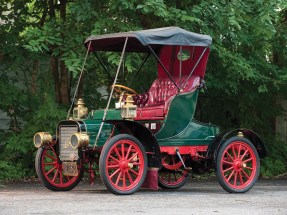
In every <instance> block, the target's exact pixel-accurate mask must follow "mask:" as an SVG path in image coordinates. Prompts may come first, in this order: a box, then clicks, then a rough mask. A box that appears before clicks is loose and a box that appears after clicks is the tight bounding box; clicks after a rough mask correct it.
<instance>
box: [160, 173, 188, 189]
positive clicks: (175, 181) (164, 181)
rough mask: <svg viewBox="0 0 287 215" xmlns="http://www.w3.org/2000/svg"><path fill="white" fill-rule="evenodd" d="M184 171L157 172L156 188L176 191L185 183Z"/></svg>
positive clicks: (185, 175)
mask: <svg viewBox="0 0 287 215" xmlns="http://www.w3.org/2000/svg"><path fill="white" fill-rule="evenodd" d="M187 176H188V172H187V171H186V170H173V171H172V170H167V169H164V168H163V169H161V170H160V171H159V172H158V186H159V187H161V188H163V189H178V188H180V187H182V186H183V185H184V184H185V183H186V182H187V179H188V178H187Z"/></svg>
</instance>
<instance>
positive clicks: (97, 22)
mask: <svg viewBox="0 0 287 215" xmlns="http://www.w3.org/2000/svg"><path fill="white" fill-rule="evenodd" d="M286 11H287V4H286V2H285V1H283V0H279V1H277V0H276V1H275V0H271V1H259V0H258V1H227V0H221V1H212V0H205V1H201V0H196V1H188V0H176V1H173V0H166V1H164V0H146V1H139V0H122V1H116V0H105V1H104V0H98V1H93V0H73V1H67V0H60V1H56V0H43V1H37V0H28V1H18V0H17V1H16V0H2V2H1V4H0V19H1V28H0V40H1V43H0V52H1V53H0V60H1V66H0V76H1V79H0V82H1V84H0V90H1V91H0V92H1V101H0V109H1V110H2V111H4V112H6V113H7V114H8V115H9V117H10V119H11V123H10V124H11V126H10V129H9V130H7V131H5V132H4V133H3V131H2V137H3V138H2V141H3V145H4V147H2V148H0V150H2V152H1V151H0V157H1V156H2V157H3V160H4V162H6V161H7V160H9V159H10V160H9V162H7V163H13V162H14V163H16V162H18V163H23V162H22V161H23V160H25V161H26V163H25V162H24V163H25V165H26V167H31V166H32V157H33V156H32V153H31V151H32V150H33V147H32V143H31V137H32V136H33V133H35V132H36V131H37V129H40V128H41V129H43V130H49V129H54V128H55V124H56V122H57V120H58V119H60V118H63V117H65V111H66V110H67V108H68V105H69V104H70V102H71V101H70V100H71V95H72V94H73V91H74V86H75V82H76V78H77V76H78V75H79V73H80V71H81V69H82V64H83V61H84V58H85V53H86V50H85V47H84V46H83V42H84V41H85V39H86V37H87V36H89V35H90V34H104V33H110V32H119V31H129V30H138V29H147V28H156V27H163V26H179V27H182V28H185V29H187V30H190V31H194V32H198V33H203V34H209V35H211V36H212V38H213V44H212V46H211V54H210V57H209V63H208V66H207V75H206V82H207V85H208V88H209V93H208V94H202V98H201V100H200V104H201V105H200V106H199V107H201V108H199V112H198V113H199V114H198V117H199V118H200V119H201V120H203V121H208V122H213V123H215V124H218V125H221V126H222V129H224V128H231V127H248V128H251V129H254V130H255V131H256V132H258V133H259V134H260V136H261V137H262V138H263V139H264V141H265V142H266V143H267V145H268V147H269V149H270V151H271V153H272V154H273V155H274V156H273V157H272V156H271V158H270V159H269V161H268V162H269V163H266V162H265V163H264V165H265V166H266V167H268V168H267V169H265V170H264V174H275V173H282V172H284V171H286V169H287V167H286V159H285V158H283V155H282V154H280V153H281V152H279V150H277V149H279V148H282V145H284V144H282V143H280V142H276V144H271V143H273V142H274V140H275V123H274V119H275V117H276V116H278V115H280V114H282V113H283V112H282V109H281V108H280V105H276V104H277V103H276V101H277V100H278V98H284V99H286V93H285V92H286V88H287V87H286V86H287V85H286V77H287V76H286V68H287V67H286V62H287V61H286V58H287V53H286V38H287V32H286V23H287V22H286V14H287V13H286ZM88 58H89V59H88V63H87V65H86V66H85V70H84V76H85V83H86V84H85V85H81V89H80V94H83V96H84V97H85V98H86V101H88V102H87V103H88V104H89V106H90V107H92V108H98V107H99V106H100V105H101V102H97V103H96V102H95V101H101V97H100V95H99V94H98V93H97V92H96V88H97V87H99V86H102V85H105V86H106V85H109V84H110V81H109V80H108V79H107V77H106V75H105V73H104V72H103V70H102V68H101V67H100V66H99V65H98V64H97V61H96V59H95V57H94V56H93V55H89V57H88ZM140 58H141V56H139V57H138V58H130V57H129V56H127V59H126V64H125V65H126V70H127V72H128V73H127V75H130V73H131V71H133V70H134V69H135V68H137V66H138V64H139V62H140V60H139V59H140ZM117 59H118V57H117V55H115V54H106V55H103V56H102V60H103V61H104V62H108V63H110V64H111V65H114V64H115V63H116V62H117ZM111 68H112V67H109V69H111ZM146 72H147V73H148V72H150V74H154V71H149V70H148V69H147V71H146ZM145 77H147V78H150V77H151V75H147V76H145ZM144 82H149V81H144ZM54 101H56V103H55V102H54ZM95 103H96V104H95ZM52 109H58V110H59V111H57V112H55V111H52ZM51 131H52V130H51ZM270 140H271V141H270ZM19 142H21V144H19ZM285 145H286V143H285ZM285 145H284V146H285ZM275 146H276V147H277V148H276V147H275ZM272 150H273V151H272ZM3 151H4V152H3ZM286 152H287V149H286V150H285V151H284V150H283V154H284V153H286ZM7 154H9V155H10V156H7ZM278 156H279V157H280V159H279V161H277V163H276V166H278V169H276V171H275V170H274V171H273V172H272V171H271V170H270V169H272V168H270V166H274V165H275V164H274V163H275V159H276V158H278ZM7 157H8V158H7ZM11 159H12V160H13V162H11ZM284 159H285V160H284ZM277 160H278V159H277ZM278 162H279V164H278ZM284 162H285V164H284ZM7 163H5V165H6V164H7ZM282 163H283V164H282ZM5 165H4V164H3V166H5ZM6 167H7V165H6V166H5V168H6ZM0 168H1V163H0ZM11 168H12V167H11ZM267 171H271V172H267Z"/></svg>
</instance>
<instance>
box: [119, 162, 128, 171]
mask: <svg viewBox="0 0 287 215" xmlns="http://www.w3.org/2000/svg"><path fill="white" fill-rule="evenodd" d="M128 168H130V163H129V162H128V160H127V159H123V160H121V162H120V169H121V170H122V171H126V170H128Z"/></svg>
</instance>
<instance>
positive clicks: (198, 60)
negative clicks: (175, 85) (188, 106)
mask: <svg viewBox="0 0 287 215" xmlns="http://www.w3.org/2000/svg"><path fill="white" fill-rule="evenodd" d="M206 50H207V47H205V49H204V50H203V52H202V54H201V55H200V57H199V58H198V61H197V62H196V64H195V65H194V67H193V68H192V70H191V72H190V73H189V76H188V77H187V79H186V81H185V83H184V85H183V89H184V88H185V87H186V85H187V83H188V81H189V79H190V77H191V75H192V74H193V72H194V70H195V69H196V67H197V65H198V64H199V62H200V60H201V58H202V57H203V55H204V53H205V51H206Z"/></svg>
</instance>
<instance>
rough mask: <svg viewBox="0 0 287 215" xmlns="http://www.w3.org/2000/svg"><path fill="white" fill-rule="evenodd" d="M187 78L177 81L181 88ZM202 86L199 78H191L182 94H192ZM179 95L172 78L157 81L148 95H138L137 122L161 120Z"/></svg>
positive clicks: (136, 100) (136, 101) (136, 102)
mask: <svg viewBox="0 0 287 215" xmlns="http://www.w3.org/2000/svg"><path fill="white" fill-rule="evenodd" d="M186 79H187V77H182V78H181V81H180V82H181V83H179V78H176V79H175V82H176V83H177V85H178V86H180V88H182V87H181V86H183V84H185V82H186ZM199 85H200V77H199V76H191V77H190V79H189V81H188V83H187V84H186V86H185V87H184V88H183V89H182V91H181V92H180V93H186V92H192V91H194V90H195V89H197V87H198V86H199ZM177 93H178V89H177V88H176V86H175V85H174V84H173V82H172V81H171V80H170V78H159V79H156V80H155V81H154V82H153V84H152V85H151V87H150V89H149V91H148V93H146V94H142V95H137V96H138V97H136V98H135V104H136V105H137V106H138V108H137V117H136V118H135V120H145V119H161V118H163V117H164V116H165V115H166V114H167V112H168V108H169V105H170V102H171V100H172V98H173V97H174V96H175V95H176V94H177Z"/></svg>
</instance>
